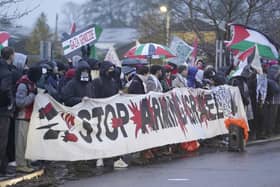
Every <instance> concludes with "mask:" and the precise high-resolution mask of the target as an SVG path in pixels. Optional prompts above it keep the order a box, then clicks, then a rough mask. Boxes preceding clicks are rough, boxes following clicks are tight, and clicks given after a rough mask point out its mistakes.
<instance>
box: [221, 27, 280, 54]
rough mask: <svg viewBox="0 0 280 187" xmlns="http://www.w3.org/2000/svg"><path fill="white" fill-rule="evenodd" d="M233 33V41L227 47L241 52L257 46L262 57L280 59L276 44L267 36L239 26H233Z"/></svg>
mask: <svg viewBox="0 0 280 187" xmlns="http://www.w3.org/2000/svg"><path fill="white" fill-rule="evenodd" d="M231 31H232V39H231V41H229V42H228V43H227V44H226V46H227V47H229V48H231V49H236V50H239V51H246V50H248V49H249V48H252V47H254V46H255V45H256V46H257V48H258V52H259V55H260V57H263V58H268V59H278V58H279V54H278V50H277V48H276V46H275V43H274V42H273V41H272V40H270V39H269V38H268V37H267V36H266V35H265V34H263V33H261V32H259V31H257V30H255V29H252V28H248V27H245V26H243V25H238V24H232V25H231Z"/></svg>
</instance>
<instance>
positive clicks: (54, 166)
mask: <svg viewBox="0 0 280 187" xmlns="http://www.w3.org/2000/svg"><path fill="white" fill-rule="evenodd" d="M279 140H280V136H275V137H272V138H269V139H265V140H256V141H250V142H248V143H247V148H246V152H245V153H230V152H227V151H226V150H227V149H226V145H225V144H224V143H217V142H214V143H213V142H212V141H210V142H208V144H207V143H205V144H204V146H202V147H201V148H200V149H199V151H197V152H194V153H189V154H179V155H172V157H162V158H160V159H158V160H156V161H154V162H152V163H148V164H147V163H146V164H144V165H140V166H139V165H138V166H135V165H133V166H131V167H130V168H128V169H124V170H117V171H114V170H113V169H112V168H106V167H105V168H95V162H94V161H80V162H49V163H47V164H46V165H47V167H46V169H45V174H44V175H43V176H42V177H39V178H36V179H35V180H34V179H33V180H27V181H24V182H21V183H18V184H17V185H15V186H17V187H21V186H24V187H27V186H28V187H35V186H36V187H37V186H59V185H63V186H67V187H68V186H78V187H82V186H93V185H94V186H102V185H103V183H104V184H107V185H103V186H109V185H114V187H117V186H131V185H133V187H136V186H139V185H138V179H141V180H143V181H141V183H143V182H144V184H143V185H140V186H150V182H156V183H155V184H159V185H161V187H162V186H169V185H171V186H173V185H174V186H177V185H178V186H181V185H182V184H184V185H186V184H188V186H189V185H190V184H189V182H190V181H193V179H196V180H198V179H197V176H196V175H198V176H200V172H201V174H203V175H202V179H203V181H205V180H206V181H208V180H210V179H208V176H207V175H208V174H206V173H207V170H209V171H211V172H210V173H209V174H211V175H212V173H217V175H223V172H220V171H224V172H225V174H227V173H229V174H231V175H233V174H234V173H235V174H236V172H237V171H238V169H237V170H234V169H233V170H231V169H230V168H231V167H233V168H234V167H235V165H233V166H232V165H226V164H232V162H231V159H229V158H230V157H232V156H235V157H236V158H239V159H240V163H244V158H246V159H249V160H250V157H252V160H254V159H258V158H255V157H254V154H252V153H253V152H255V151H256V150H255V149H266V147H267V145H270V144H273V145H274V144H275V145H278V144H277V142H278V141H279ZM272 148H273V149H272ZM272 148H271V151H272V152H274V148H275V149H276V150H277V149H278V147H277V146H276V147H275V146H274V147H273V146H272ZM278 150H279V149H278ZM269 152H270V149H269V151H268V153H269ZM244 155H245V156H244ZM219 159H221V161H222V163H221V168H219V167H217V168H215V164H214V163H217V162H220V160H219ZM208 160H209V162H210V163H213V165H207V164H206V165H205V166H200V162H203V163H204V162H206V161H207V162H208ZM197 162H198V163H197ZM259 162H260V163H262V160H259ZM195 163H197V165H196V164H195ZM233 163H234V162H233ZM249 163H250V162H249ZM276 163H277V162H276ZM189 164H191V166H192V165H193V166H192V167H189ZM235 164H237V163H235ZM183 166H186V168H184V167H183ZM169 168H170V169H169ZM193 168H194V170H193V172H191V170H192V169H193ZM203 168H204V169H205V171H204V169H203ZM226 168H228V169H226ZM259 169H260V170H261V169H262V168H259ZM243 170H244V171H246V168H243V169H240V171H241V172H242V171H243ZM138 172H139V173H138ZM146 173H148V174H151V175H147V174H146ZM156 173H158V174H160V176H162V177H159V176H158V174H156ZM183 173H186V174H188V175H182V174H183ZM189 173H190V174H189ZM253 173H254V172H253ZM278 173H279V172H278ZM120 175H121V176H122V175H124V176H125V177H124V178H125V180H124V181H123V179H122V180H120ZM211 175H210V176H211ZM236 176H238V175H236ZM23 177H24V176H23ZM108 177H109V179H108ZM150 177H151V178H150ZM146 178H147V179H148V180H147V181H146V180H144V179H146ZM211 178H212V176H211ZM214 178H215V177H214ZM105 179H106V180H105ZM127 179H129V180H127ZM104 180H105V181H104ZM114 180H116V181H114ZM118 180H120V181H118ZM218 180H219V181H220V179H218ZM223 180H224V179H222V181H223ZM69 181H71V182H69ZM96 181H97V182H96ZM99 181H100V183H99ZM107 181H109V183H110V181H111V182H114V183H113V184H111V183H110V184H109V183H107ZM229 181H231V178H229ZM0 182H1V181H0ZM139 182H140V181H139ZM115 183H116V184H117V185H116V184H115ZM132 183H133V184H132ZM162 183H163V184H162ZM95 184H98V185H95ZM118 184H120V185H118ZM196 184H197V185H200V184H198V183H197V182H194V183H191V186H192V185H196ZM219 184H220V183H217V185H219ZM222 184H223V185H225V186H230V185H228V184H226V183H222V182H221V185H222ZM260 184H261V183H260ZM205 185H207V186H209V184H207V183H205ZM0 186H1V185H0ZM153 186H154V185H153ZM155 186H157V185H155ZM210 186H212V185H210ZM214 186H216V184H215V185H214ZM232 186H235V185H232ZM241 186H243V185H241ZM247 186H248V185H247ZM249 186H251V185H249ZM264 186H267V185H264ZM272 186H273V185H272ZM279 186H280V182H279V185H277V187H279ZM1 187H2V186H1ZM269 187H270V186H269Z"/></svg>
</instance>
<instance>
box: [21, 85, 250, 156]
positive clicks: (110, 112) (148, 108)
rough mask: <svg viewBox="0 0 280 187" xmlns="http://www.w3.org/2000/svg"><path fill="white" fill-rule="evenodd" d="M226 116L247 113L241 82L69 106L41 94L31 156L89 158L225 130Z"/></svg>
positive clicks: (31, 131)
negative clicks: (242, 97)
mask: <svg viewBox="0 0 280 187" xmlns="http://www.w3.org/2000/svg"><path fill="white" fill-rule="evenodd" d="M227 116H235V117H238V118H244V119H245V120H247V119H246V114H245V112H244V108H243V104H242V101H241V97H240V93H239V90H238V88H236V87H230V86H222V87H218V88H216V89H215V90H213V91H209V90H202V89H186V88H180V89H173V90H172V91H170V92H168V93H165V94H162V93H155V92H151V93H149V94H147V95H116V96H113V97H111V98H107V99H88V98H86V99H84V100H83V101H82V102H81V103H80V104H78V105H76V106H74V107H72V108H70V107H65V106H63V105H61V104H59V103H57V102H56V101H55V100H54V99H52V98H51V97H50V96H49V95H47V94H43V93H40V94H38V95H37V97H36V100H35V104H34V110H33V113H32V119H31V122H30V126H29V132H28V140H27V150H26V158H28V159H38V160H68V161H74V160H88V159H98V158H107V157H114V156H118V155H124V154H128V153H133V152H137V151H141V150H145V149H149V148H153V147H159V146H163V145H167V144H174V143H180V142H186V141H192V140H198V139H205V138H211V137H214V136H217V135H221V134H226V133H228V130H227V129H226V127H225V125H224V119H225V118H226V117H227Z"/></svg>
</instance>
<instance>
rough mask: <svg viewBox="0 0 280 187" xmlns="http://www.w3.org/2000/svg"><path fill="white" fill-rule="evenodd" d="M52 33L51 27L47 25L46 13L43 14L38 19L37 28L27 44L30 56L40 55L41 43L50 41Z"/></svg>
mask: <svg viewBox="0 0 280 187" xmlns="http://www.w3.org/2000/svg"><path fill="white" fill-rule="evenodd" d="M52 35H53V34H52V33H51V30H50V27H49V25H48V24H47V17H46V14H45V13H41V15H40V17H39V18H38V19H37V21H36V24H35V27H34V29H33V31H32V32H31V35H30V37H29V40H27V43H26V50H27V51H28V52H29V53H30V54H39V53H40V41H50V40H51V38H52Z"/></svg>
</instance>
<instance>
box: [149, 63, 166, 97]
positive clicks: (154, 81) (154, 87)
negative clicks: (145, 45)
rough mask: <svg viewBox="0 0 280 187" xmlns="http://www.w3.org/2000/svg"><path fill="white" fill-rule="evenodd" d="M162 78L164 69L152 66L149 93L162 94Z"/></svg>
mask: <svg viewBox="0 0 280 187" xmlns="http://www.w3.org/2000/svg"><path fill="white" fill-rule="evenodd" d="M161 77H162V67H161V66H160V65H152V66H151V68H150V75H149V76H148V78H147V82H146V84H147V92H150V91H153V92H162V91H163V89H162V86H161V83H160V78H161Z"/></svg>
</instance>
